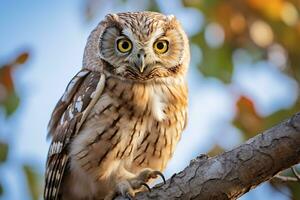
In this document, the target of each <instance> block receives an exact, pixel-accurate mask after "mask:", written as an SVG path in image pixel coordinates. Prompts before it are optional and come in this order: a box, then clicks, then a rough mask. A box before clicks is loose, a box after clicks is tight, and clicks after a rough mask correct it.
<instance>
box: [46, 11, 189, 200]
mask: <svg viewBox="0 0 300 200" xmlns="http://www.w3.org/2000/svg"><path fill="white" fill-rule="evenodd" d="M189 59H190V53H189V44H188V39H187V36H186V34H185V33H184V31H183V29H182V28H181V26H180V24H179V22H178V21H177V20H176V19H175V17H174V16H165V15H163V14H160V13H155V12H132V13H119V14H109V15H107V16H106V17H105V19H104V20H103V21H102V22H100V23H99V25H98V26H97V27H96V28H95V29H94V30H93V31H92V33H91V34H90V36H89V38H88V41H87V45H86V48H85V52H84V57H83V68H82V70H81V71H80V72H78V73H77V74H76V75H75V77H74V78H73V79H72V80H71V82H70V83H69V85H68V86H67V88H66V91H65V93H64V94H63V96H62V97H61V99H60V100H59V102H58V103H57V105H56V107H55V109H54V111H53V113H52V116H51V120H50V122H49V127H48V128H49V134H50V136H51V137H52V143H51V146H50V148H49V153H48V159H47V169H46V175H45V176H46V180H45V190H44V198H45V199H46V200H50V199H51V200H52V199H72V200H76V199H105V200H110V199H113V198H114V197H115V196H116V195H123V196H125V197H133V196H134V195H135V193H136V192H137V191H141V190H142V189H145V188H147V187H148V185H147V183H149V181H151V179H155V178H157V177H158V176H162V174H161V171H162V170H164V169H165V167H166V165H167V162H168V161H169V160H170V158H171V157H172V154H173V152H174V150H175V146H176V144H177V143H178V141H179V139H180V137H181V133H182V131H183V129H184V128H185V126H186V121H187V85H186V80H185V75H186V72H187V69H188V65H189ZM162 177H163V176H162Z"/></svg>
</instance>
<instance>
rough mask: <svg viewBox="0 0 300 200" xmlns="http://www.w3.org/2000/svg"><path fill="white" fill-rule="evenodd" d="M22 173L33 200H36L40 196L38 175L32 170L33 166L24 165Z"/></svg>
mask: <svg viewBox="0 0 300 200" xmlns="http://www.w3.org/2000/svg"><path fill="white" fill-rule="evenodd" d="M23 171H24V173H25V175H26V180H27V185H28V187H29V191H30V194H31V197H32V199H33V200H38V199H39V197H40V194H41V187H40V185H41V184H40V182H39V180H40V174H39V172H37V171H36V170H35V169H34V166H31V165H27V164H24V165H23Z"/></svg>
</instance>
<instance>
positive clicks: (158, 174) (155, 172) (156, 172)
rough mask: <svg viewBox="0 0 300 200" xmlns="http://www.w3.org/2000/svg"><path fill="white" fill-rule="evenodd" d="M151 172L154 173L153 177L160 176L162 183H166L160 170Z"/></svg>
mask: <svg viewBox="0 0 300 200" xmlns="http://www.w3.org/2000/svg"><path fill="white" fill-rule="evenodd" d="M153 174H154V175H155V177H157V176H160V177H161V179H162V180H163V182H164V184H166V178H165V176H164V175H163V173H161V172H160V171H153Z"/></svg>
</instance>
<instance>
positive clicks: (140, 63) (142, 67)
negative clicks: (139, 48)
mask: <svg viewBox="0 0 300 200" xmlns="http://www.w3.org/2000/svg"><path fill="white" fill-rule="evenodd" d="M137 57H138V59H137V61H136V63H135V64H136V67H137V68H138V69H139V71H140V72H141V73H143V72H144V70H145V66H146V65H145V57H146V56H145V53H144V52H140V53H138V55H137Z"/></svg>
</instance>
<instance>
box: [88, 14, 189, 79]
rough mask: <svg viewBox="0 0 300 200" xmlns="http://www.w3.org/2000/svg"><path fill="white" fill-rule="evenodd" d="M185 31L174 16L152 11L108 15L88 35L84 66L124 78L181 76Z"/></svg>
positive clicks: (186, 48) (184, 66) (186, 60)
mask: <svg viewBox="0 0 300 200" xmlns="http://www.w3.org/2000/svg"><path fill="white" fill-rule="evenodd" d="M189 57H190V53H189V44H188V39H187V36H186V34H185V33H184V31H183V29H182V28H181V25H180V23H179V22H178V21H177V20H176V18H175V17H174V16H172V15H171V16H165V15H163V14H160V13H155V12H132V13H128V12H127V13H118V14H109V15H107V16H106V17H105V19H104V20H103V21H102V22H100V23H99V25H98V26H97V27H96V28H95V29H94V30H93V31H92V33H91V35H90V36H89V39H88V42H87V45H86V49H85V53H84V59H83V66H84V67H85V68H88V69H90V70H98V71H103V72H105V73H109V74H110V75H112V76H115V77H118V78H120V79H123V80H132V81H141V82H142V81H152V80H158V79H162V78H166V77H178V76H184V74H185V73H186V71H187V67H188V64H189Z"/></svg>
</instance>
